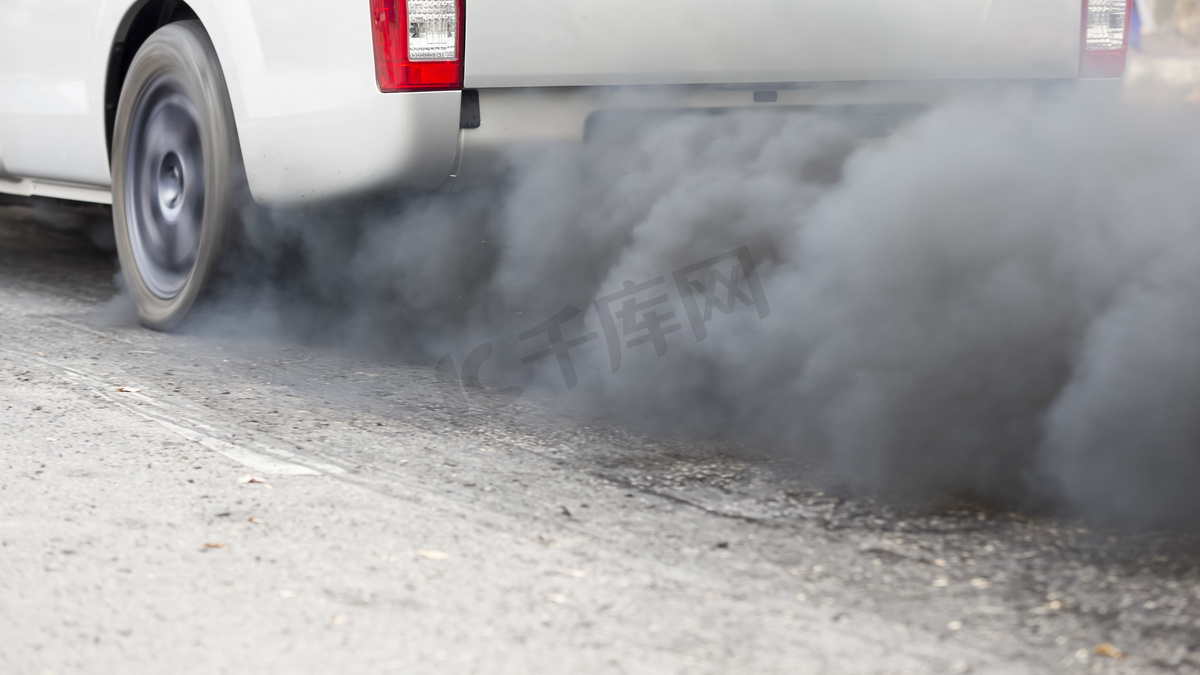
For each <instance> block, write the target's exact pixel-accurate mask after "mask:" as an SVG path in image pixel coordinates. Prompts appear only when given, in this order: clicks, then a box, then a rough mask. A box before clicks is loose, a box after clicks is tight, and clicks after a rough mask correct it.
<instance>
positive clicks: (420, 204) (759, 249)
mask: <svg viewBox="0 0 1200 675" xmlns="http://www.w3.org/2000/svg"><path fill="white" fill-rule="evenodd" d="M1186 117H1187V116H1186V115H1175V116H1172V115H1168V114H1166V113H1162V112H1161V111H1151V110H1145V109H1142V110H1136V109H1120V108H1114V109H1108V108H1105V107H1098V106H1095V105H1092V104H1091V103H1090V102H1089V101H1087V100H1085V99H1083V98H1081V97H1077V96H1074V95H1062V96H1056V97H1036V96H1033V95H1031V94H1028V93H1021V92H1018V93H1012V94H1008V95H997V96H989V97H986V98H976V99H964V100H961V101H958V102H955V103H951V104H947V105H944V106H941V107H939V108H937V109H934V110H930V111H928V112H927V113H925V114H923V115H921V116H920V117H919V118H917V119H916V120H914V121H912V122H911V123H909V124H908V125H906V126H904V127H903V128H901V129H900V130H899V131H898V132H897V133H896V134H895V135H894V136H892V137H890V138H888V139H886V140H885V141H880V142H874V143H867V144H864V143H862V142H860V140H859V139H858V138H857V137H856V132H855V127H854V125H852V124H850V123H848V122H846V121H845V120H843V119H841V118H838V117H831V116H827V115H823V114H818V113H813V112H795V113H770V114H726V115H698V116H684V117H675V118H670V119H663V120H658V121H655V122H654V123H652V124H648V125H638V126H635V127H632V128H625V129H621V130H619V131H621V133H615V132H614V133H612V134H609V135H606V134H605V133H604V132H603V130H601V131H600V132H599V133H596V134H594V138H593V139H592V140H591V141H589V143H588V144H586V145H584V146H582V147H578V148H567V149H561V148H560V149H551V150H544V151H540V152H537V153H534V154H532V155H528V156H524V157H521V158H520V160H521V161H522V162H523V163H524V164H525V165H527V166H528V167H529V169H528V171H527V173H526V175H525V176H524V178H523V180H522V181H520V182H519V183H517V184H514V185H509V186H504V187H498V188H496V189H494V190H484V191H475V192H471V193H463V194H455V195H446V194H441V195H431V196H425V197H418V198H412V199H408V200H405V201H403V202H392V203H387V204H376V205H374V206H358V207H355V208H353V209H350V208H332V207H331V208H325V209H314V210H308V211H304V212H296V211H274V212H266V213H264V212H258V213H255V214H251V216H250V217H249V218H248V221H249V223H248V232H249V234H248V239H249V240H250V241H251V242H252V243H253V246H254V248H255V250H256V251H257V253H256V255H258V256H260V257H261V258H266V259H267V260H268V261H269V262H271V265H268V266H267V267H268V268H269V269H271V270H273V272H272V273H271V274H268V275H266V276H261V275H260V276H258V277H256V278H253V279H250V278H249V277H247V278H246V279H243V280H242V281H241V282H240V283H236V284H232V285H229V286H227V287H226V288H225V289H223V294H222V296H221V297H222V298H223V300H220V301H218V305H217V306H215V307H210V308H209V311H207V312H201V313H200V314H199V315H198V316H197V321H196V322H195V324H194V326H195V327H198V328H201V329H218V330H225V331H229V330H234V331H237V330H240V331H248V330H253V331H258V332H262V331H266V330H269V331H275V332H276V333H278V334H281V335H289V336H295V335H300V336H303V337H304V338H306V339H318V340H324V341H337V342H341V343H344V344H349V345H353V346H356V347H362V348H370V349H376V350H387V351H392V352H395V351H398V350H399V351H403V352H404V353H405V354H407V355H408V356H409V357H410V358H417V359H420V360H421V362H428V363H429V364H430V365H431V366H432V365H433V364H434V363H435V362H440V365H439V373H440V374H441V375H442V376H443V381H446V377H450V378H451V380H457V381H458V382H459V383H461V381H462V380H463V379H466V380H468V384H471V385H478V387H476V386H471V387H469V388H468V389H470V390H472V391H474V390H476V389H477V388H479V387H482V388H490V389H491V390H493V393H494V394H496V395H495V396H493V397H491V398H486V397H485V398H479V397H474V398H472V397H468V398H467V399H465V401H464V402H463V403H462V404H461V405H464V406H467V407H468V408H472V409H480V408H481V407H482V409H484V410H486V409H487V407H488V406H489V405H503V404H504V403H505V402H507V401H511V400H512V399H513V398H514V397H515V396H516V395H520V394H521V392H532V391H535V390H542V391H547V390H548V391H552V392H556V393H559V394H561V393H564V392H568V393H569V394H570V396H571V397H572V400H575V401H580V402H587V404H588V405H595V406H598V407H601V406H602V408H603V409H604V410H606V411H611V412H613V413H615V414H619V415H625V416H631V417H636V418H637V419H653V420H656V421H657V422H659V423H664V424H668V425H671V426H675V427H682V428H687V429H695V430H700V431H704V432H706V433H711V432H719V433H721V434H724V435H726V436H728V437H729V438H731V439H735V440H738V441H743V442H750V443H754V444H761V445H765V446H767V447H770V448H772V449H773V450H774V451H776V452H778V453H782V454H785V455H804V456H806V457H809V458H818V459H820V461H821V462H822V466H823V467H824V468H825V469H826V470H827V472H828V475H829V476H830V480H832V481H835V482H837V483H839V484H841V485H844V486H847V487H850V488H854V489H860V490H868V491H872V492H876V493H885V494H893V495H901V496H902V495H913V494H917V495H926V496H929V495H939V494H946V493H960V492H964V491H965V492H970V493H974V494H977V495H980V496H984V497H989V498H998V499H1002V500H1006V501H1009V502H1022V501H1036V500H1049V502H1051V503H1052V504H1054V505H1056V506H1057V507H1059V508H1061V509H1064V510H1067V511H1070V512H1073V513H1076V514H1081V515H1085V516H1089V517H1093V518H1099V519H1107V520H1111V521H1117V522H1123V523H1126V524H1131V525H1147V524H1154V525H1182V526H1195V525H1200V490H1197V489H1196V488H1195V487H1194V485H1195V484H1196V482H1197V479H1200V414H1196V413H1195V412H1194V411H1195V410H1197V409H1198V408H1200V190H1197V189H1196V186H1197V185H1200V138H1198V132H1200V125H1196V124H1195V123H1194V122H1195V120H1192V119H1187V118H1186ZM617 138H622V139H624V140H622V141H620V142H617V141H615V140H611V139H617ZM272 274H273V275H274V276H272ZM281 279H282V281H281ZM755 284H757V286H755ZM689 294H690V295H689ZM689 303H691V304H689ZM231 317H232V319H231ZM555 331H557V332H555ZM445 357H449V358H448V360H447V359H446V358H445ZM526 395H528V393H526ZM456 405H457V404H456ZM453 409H454V406H451V408H450V410H451V412H453ZM598 409H599V408H598Z"/></svg>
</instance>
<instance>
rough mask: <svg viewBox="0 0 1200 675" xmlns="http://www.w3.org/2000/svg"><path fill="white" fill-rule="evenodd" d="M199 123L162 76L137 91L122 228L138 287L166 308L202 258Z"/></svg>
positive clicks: (168, 79)
mask: <svg viewBox="0 0 1200 675" xmlns="http://www.w3.org/2000/svg"><path fill="white" fill-rule="evenodd" d="M198 117H199V115H198V114H197V112H196V107H195V106H194V105H192V102H191V101H190V100H189V99H188V97H187V96H186V95H184V93H183V90H182V87H181V86H180V85H179V83H178V82H177V81H175V80H174V79H173V78H171V77H169V76H164V77H160V78H158V79H156V80H154V81H153V82H151V83H150V84H149V85H148V86H147V87H146V88H145V89H144V90H143V92H142V95H141V96H140V97H139V99H138V102H137V104H136V107H135V110H134V113H133V124H132V126H131V128H130V134H129V139H130V143H129V154H128V157H127V161H126V163H125V176H124V178H125V204H126V216H125V220H126V223H125V224H126V228H127V230H128V232H129V241H130V244H131V245H132V246H131V248H132V249H133V257H134V261H135V262H136V263H137V268H138V273H139V275H140V276H141V278H142V281H144V282H145V284H146V286H147V288H149V289H150V292H152V293H154V295H156V296H158V297H160V298H163V299H165V300H167V299H171V298H173V297H175V296H176V295H178V294H179V292H180V291H182V290H183V287H184V286H185V285H186V284H187V281H188V278H189V277H190V276H191V274H192V268H193V267H195V264H196V258H197V257H198V255H199V252H200V232H201V227H202V224H203V220H204V154H203V151H202V149H201V143H200V125H199V121H198Z"/></svg>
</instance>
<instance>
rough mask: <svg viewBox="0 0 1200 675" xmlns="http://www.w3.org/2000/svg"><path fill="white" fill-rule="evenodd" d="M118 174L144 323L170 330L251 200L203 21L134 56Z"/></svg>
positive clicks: (117, 211)
mask: <svg viewBox="0 0 1200 675" xmlns="http://www.w3.org/2000/svg"><path fill="white" fill-rule="evenodd" d="M112 177H113V224H114V234H115V235H116V240H117V254H118V256H119V258H120V261H121V273H122V275H123V276H124V278H125V284H126V288H127V289H128V290H129V293H130V294H131V295H132V296H133V300H134V303H135V304H136V305H137V312H138V318H139V319H140V320H141V322H142V324H143V325H145V326H147V327H149V328H153V329H156V330H168V329H170V328H173V327H175V326H177V325H179V323H180V322H181V321H183V319H184V317H186V316H187V314H188V311H189V310H191V308H192V306H193V305H194V304H195V303H196V301H197V299H199V298H200V297H201V296H202V295H203V293H204V291H205V289H206V287H207V286H208V285H209V284H210V282H211V281H212V278H213V276H214V275H215V273H216V270H217V264H218V262H219V259H220V258H221V254H222V252H223V251H224V249H225V245H226V241H227V240H228V239H229V238H230V236H229V235H230V230H231V229H233V226H234V223H235V221H236V218H237V214H238V209H239V207H240V206H241V204H242V203H243V200H244V199H245V197H246V194H247V190H246V189H245V177H244V174H243V172H242V162H241V152H240V149H239V145H238V139H237V129H236V127H235V126H234V120H233V109H232V107H231V106H230V103H229V92H228V90H227V89H226V86H225V78H224V75H223V74H222V72H221V64H220V63H219V62H218V61H217V54H216V51H215V50H214V49H213V46H212V42H211V41H210V40H209V38H208V34H207V33H206V32H205V31H204V28H203V26H201V24H200V22H199V21H180V22H178V23H172V24H168V25H166V26H164V27H162V28H160V29H158V30H157V31H155V33H154V34H153V35H151V36H150V37H149V38H148V39H147V40H146V42H145V43H143V44H142V47H141V48H140V49H139V50H138V52H137V54H136V55H135V56H134V58H133V62H132V63H131V64H130V66H129V72H128V74H127V76H126V78H125V83H124V85H123V86H122V88H121V98H120V102H119V103H118V105H117V114H116V123H115V126H114V132H113V151H112Z"/></svg>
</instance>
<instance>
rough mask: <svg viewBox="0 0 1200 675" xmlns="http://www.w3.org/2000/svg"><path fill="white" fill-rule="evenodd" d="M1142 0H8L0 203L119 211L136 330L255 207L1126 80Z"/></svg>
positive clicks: (0, 79) (0, 22)
mask: <svg viewBox="0 0 1200 675" xmlns="http://www.w3.org/2000/svg"><path fill="white" fill-rule="evenodd" d="M1129 14H1130V0H908V1H906V2H905V1H900V0H739V1H738V2H727V1H722V2H718V1H717V0H188V2H186V3H185V2H183V1H182V0H54V1H53V2H52V1H51V0H0V193H7V194H9V195H20V196H24V197H26V198H29V199H38V198H56V199H65V200H78V201H84V202H93V203H99V204H111V205H112V214H113V221H114V226H115V234H116V239H117V248H118V252H119V255H120V259H121V266H122V269H123V273H124V275H125V278H126V281H127V282H128V287H129V288H130V290H131V292H132V294H133V297H134V299H135V301H136V303H137V305H138V310H139V314H140V317H141V320H142V321H143V323H145V324H146V325H148V326H151V327H158V328H165V327H170V326H172V325H174V324H176V323H177V322H178V321H179V320H180V319H182V318H183V316H184V315H185V314H186V313H187V311H188V309H189V308H190V307H191V306H192V304H193V302H194V301H195V300H196V298H197V296H198V295H199V294H200V293H201V292H202V291H203V289H204V287H205V284H206V282H207V281H208V280H209V278H210V277H211V275H212V273H213V271H214V269H215V264H216V261H217V259H218V257H219V253H220V251H221V250H222V247H223V241H224V240H225V238H226V237H225V234H226V232H227V230H228V228H229V223H231V222H233V221H235V213H236V209H237V207H238V203H239V200H240V199H242V198H243V196H244V195H245V194H246V190H247V188H248V194H249V195H250V196H251V197H252V198H253V199H254V200H255V201H256V202H258V203H260V204H296V203H303V202H311V201H316V200H324V199H331V198H337V197H346V196H353V195H355V194H361V193H368V192H372V191H381V190H399V189H403V190H437V189H456V188H459V187H461V186H464V185H468V184H471V183H474V182H479V181H486V180H490V179H492V178H493V177H495V176H496V175H497V174H498V173H502V172H503V171H504V169H505V168H506V159H505V158H506V157H507V156H508V155H507V151H508V150H509V149H511V148H513V147H515V146H521V145H524V144H537V143H547V142H563V141H566V142H571V141H574V142H582V141H583V140H584V138H585V133H586V129H587V128H588V122H589V119H591V118H592V117H593V116H594V115H597V114H601V113H603V112H605V111H606V110H611V109H613V108H620V109H623V110H631V109H632V110H644V109H649V110H664V109H665V110H685V109H695V108H698V109H727V108H750V107H764V106H772V107H785V108H786V107H790V108H804V107H813V106H839V107H853V106H872V105H873V106H880V105H885V106H886V105H910V106H911V105H928V104H931V103H934V102H936V101H937V100H939V99H941V98H943V97H945V96H946V95H947V93H948V92H950V91H953V90H954V89H955V88H957V87H960V86H963V84H964V83H978V82H980V81H1020V82H1032V83H1040V84H1049V83H1060V82H1077V81H1079V80H1080V79H1088V78H1095V79H1109V80H1112V79H1114V78H1119V77H1120V76H1121V75H1122V72H1123V70H1124V66H1125V49H1126V42H1127V39H1128V23H1129V20H1128V19H1129Z"/></svg>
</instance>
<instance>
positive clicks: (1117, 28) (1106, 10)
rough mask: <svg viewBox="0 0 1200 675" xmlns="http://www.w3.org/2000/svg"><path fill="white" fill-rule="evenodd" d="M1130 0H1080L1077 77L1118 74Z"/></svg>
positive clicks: (1121, 68)
mask: <svg viewBox="0 0 1200 675" xmlns="http://www.w3.org/2000/svg"><path fill="white" fill-rule="evenodd" d="M1132 5H1133V0H1083V49H1082V53H1081V54H1080V58H1079V76H1080V77H1089V78H1091V77H1121V76H1122V75H1124V74H1125V55H1126V51H1127V50H1128V48H1129V18H1130V15H1131V14H1132V9H1133V7H1132Z"/></svg>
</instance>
